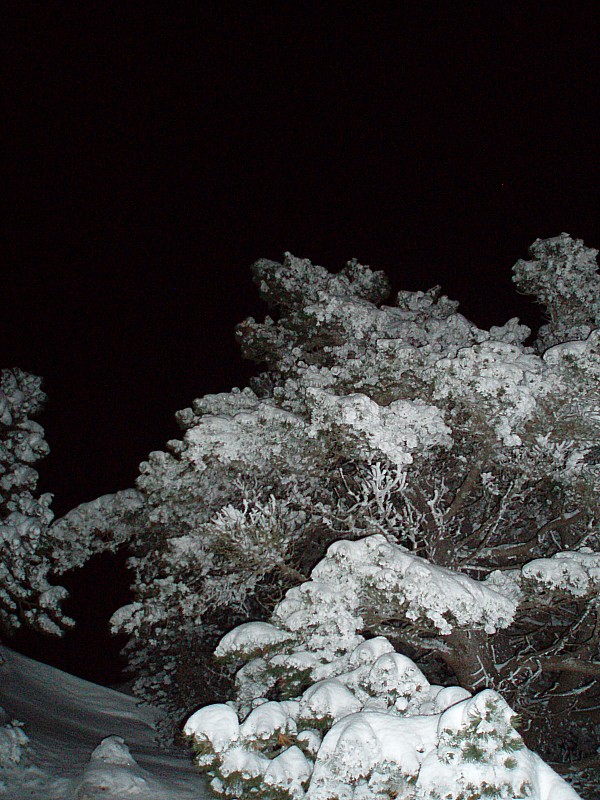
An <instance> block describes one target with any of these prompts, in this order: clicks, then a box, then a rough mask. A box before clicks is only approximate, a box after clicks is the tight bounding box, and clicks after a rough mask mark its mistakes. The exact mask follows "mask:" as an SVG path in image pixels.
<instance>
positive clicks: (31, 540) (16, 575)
mask: <svg viewBox="0 0 600 800" xmlns="http://www.w3.org/2000/svg"><path fill="white" fill-rule="evenodd" d="M40 387H41V378H38V377H36V376H34V375H30V374H28V373H26V372H23V370H21V369H6V370H2V376H1V378H0V549H1V559H0V627H1V628H2V630H3V631H4V632H5V633H7V632H10V631H11V630H14V629H15V628H18V627H19V626H20V625H21V624H22V623H23V622H26V623H28V624H30V625H32V626H34V627H37V628H40V629H41V630H43V631H46V632H49V633H59V632H60V631H61V629H62V626H65V625H70V624H72V620H70V619H69V618H68V617H65V616H64V614H63V613H62V611H61V609H60V603H61V601H62V600H63V598H64V597H65V595H66V590H65V589H63V588H62V587H60V586H52V585H51V584H50V582H49V580H48V572H49V571H50V569H51V560H50V551H51V545H50V543H49V540H48V535H47V533H48V526H49V525H50V523H51V521H52V518H53V516H54V515H53V513H52V511H51V510H50V503H51V502H52V495H51V494H43V495H41V496H40V497H35V490H36V486H37V480H38V473H37V472H36V471H35V469H33V467H32V464H35V462H36V461H38V460H39V459H40V458H42V457H43V456H45V455H46V454H47V453H48V451H49V448H48V445H47V443H46V441H45V440H44V429H43V428H42V427H41V425H39V424H38V423H37V422H34V421H33V420H32V419H30V417H31V416H35V415H36V414H37V413H38V412H39V411H40V410H41V408H42V406H43V404H44V402H45V400H46V395H45V394H44V393H43V392H42V390H41V388H40Z"/></svg>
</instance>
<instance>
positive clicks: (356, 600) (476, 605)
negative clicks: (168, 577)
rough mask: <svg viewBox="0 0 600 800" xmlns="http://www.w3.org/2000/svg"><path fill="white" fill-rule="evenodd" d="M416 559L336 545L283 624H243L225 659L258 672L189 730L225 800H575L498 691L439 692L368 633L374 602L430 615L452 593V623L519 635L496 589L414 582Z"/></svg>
mask: <svg viewBox="0 0 600 800" xmlns="http://www.w3.org/2000/svg"><path fill="white" fill-rule="evenodd" d="M402 556H406V557H407V559H408V562H409V563H408V564H407V563H405V562H404V561H403V558H402ZM415 560H416V561H418V558H417V557H415V556H412V555H411V554H409V553H408V552H407V551H403V550H402V549H401V548H398V547H397V546H394V545H389V544H387V543H386V542H385V540H384V539H383V537H381V536H373V537H369V538H368V539H366V540H363V541H361V542H339V543H336V544H335V545H332V546H331V547H330V548H329V551H328V554H327V557H326V558H325V559H324V560H323V561H322V562H320V563H319V564H318V565H317V566H316V567H315V569H314V570H313V573H312V579H311V581H310V582H307V583H305V584H302V585H301V586H299V587H297V588H294V589H291V590H290V591H288V592H287V594H286V597H285V598H284V599H283V600H282V601H281V602H280V603H279V604H278V605H277V607H276V609H275V612H274V614H273V617H272V622H271V623H264V622H250V623H245V624H244V625H242V626H239V627H238V628H235V629H233V630H232V631H231V632H230V633H228V634H227V635H226V636H225V637H224V638H223V639H222V640H221V642H220V644H219V647H218V648H217V653H216V654H217V656H218V657H220V658H225V659H227V658H229V659H232V660H234V661H235V662H237V663H239V662H240V661H246V664H245V666H244V667H242V668H241V669H240V670H239V671H238V673H237V679H236V694H235V697H234V698H233V699H232V700H231V701H230V702H229V703H228V704H212V705H209V706H207V707H204V708H201V709H200V710H199V711H197V712H195V713H194V714H193V715H192V716H191V717H190V718H189V719H188V720H187V722H186V723H185V726H184V733H185V734H186V735H187V736H188V737H190V740H191V742H192V745H193V747H194V751H195V754H196V763H197V764H198V766H199V767H200V768H201V769H203V770H205V771H206V772H207V773H208V774H209V776H210V777H211V778H212V781H211V787H212V789H213V791H214V792H215V793H216V794H217V795H220V796H224V797H229V798H234V797H240V796H256V797H264V798H269V800H274V799H275V798H278V799H279V798H281V799H282V800H283V799H285V800H287V799H288V798H293V799H294V800H302V798H307V800H308V799H310V800H333V798H347V800H352V799H353V798H365V799H367V798H368V799H369V800H371V798H382V800H383V799H384V798H385V799H386V800H387V798H389V797H402V798H405V800H409V798H414V799H415V800H425V799H426V798H427V800H434V799H435V800H440V798H444V800H464V798H466V797H473V798H477V797H489V798H498V800H516V799H517V798H529V799H530V800H574V798H576V797H577V795H576V794H575V792H574V791H573V790H572V789H571V788H570V787H569V786H568V785H567V784H566V783H564V781H563V780H562V779H561V778H560V777H559V776H558V775H557V774H555V773H553V772H552V770H550V769H549V767H547V766H546V765H545V764H544V762H543V761H541V759H539V758H537V757H536V756H535V755H534V754H533V753H531V751H529V750H528V749H527V748H526V747H525V745H524V742H523V739H522V737H521V735H520V734H519V733H518V731H517V730H516V728H515V725H514V722H515V714H514V712H513V711H512V710H511V709H510V707H509V706H508V705H507V704H506V702H505V701H504V700H503V698H502V697H501V696H500V695H499V694H498V693H497V692H495V691H493V690H491V689H485V690H484V691H481V692H478V693H476V694H475V695H474V696H471V695H470V693H469V692H468V691H466V690H465V689H462V688H460V687H455V686H439V685H431V684H430V683H429V681H428V680H427V678H426V677H425V675H424V674H423V672H422V671H421V670H420V669H419V668H418V666H417V665H416V664H415V663H414V662H413V661H412V660H411V659H410V658H408V657H407V656H405V655H402V654H400V653H397V652H395V651H394V649H393V646H392V644H391V643H390V642H389V640H388V639H386V638H385V637H383V636H378V637H375V638H371V639H365V638H364V636H363V635H361V633H360V632H359V631H360V630H362V629H364V620H363V619H362V618H361V615H360V614H361V609H362V608H367V607H372V606H375V607H378V606H377V605H376V604H375V603H374V602H373V595H372V594H371V593H372V592H376V593H379V592H382V593H383V596H384V597H385V596H387V597H388V606H392V605H393V604H394V602H395V603H397V604H398V608H400V607H401V606H402V605H403V604H404V603H405V602H406V597H407V596H411V598H412V601H413V603H414V605H415V607H416V606H421V608H422V609H423V612H424V616H427V615H428V614H429V613H430V611H431V607H430V603H429V602H428V597H427V592H428V591H431V592H432V593H433V594H435V593H436V592H437V593H438V597H439V590H444V591H445V593H446V595H447V597H446V610H447V611H448V614H449V616H451V615H452V614H462V615H464V614H469V616H470V619H469V624H470V625H471V626H472V627H477V626H478V625H483V624H485V618H486V615H490V614H491V617H492V618H493V619H494V620H495V624H501V625H507V624H509V623H510V618H511V616H512V614H513V613H514V604H513V603H512V601H510V600H506V598H504V597H502V595H500V594H497V593H496V591H495V590H494V589H489V588H487V587H485V586H483V587H478V586H477V585H476V582H475V581H472V580H471V579H466V580H465V581H463V582H461V583H460V584H456V583H455V582H454V581H453V580H452V579H451V576H450V575H448V574H447V571H446V570H439V569H438V570H435V569H434V570H430V571H429V572H428V574H426V575H424V574H422V573H421V574H419V572H418V570H417V571H416V573H415V574H411V567H412V566H414V561H415ZM411 561H412V563H411ZM449 578H450V580H448V579H449ZM418 583H421V584H423V586H424V587H429V588H425V593H424V594H423V593H419V592H417V593H415V591H414V590H415V589H416V584H418ZM401 586H404V592H399V589H400V587H401ZM484 608H485V609H486V610H485V611H484V610H483V609H484ZM492 609H495V610H492ZM498 609H500V611H498ZM399 616H400V613H399ZM436 621H437V620H436V619H433V620H432V625H433V627H435V624H436ZM489 624H490V623H489V620H488V625H489Z"/></svg>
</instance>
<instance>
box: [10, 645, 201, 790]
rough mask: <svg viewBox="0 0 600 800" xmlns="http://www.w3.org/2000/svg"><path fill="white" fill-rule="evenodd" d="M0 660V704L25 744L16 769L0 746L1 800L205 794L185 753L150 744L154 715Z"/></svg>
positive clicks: (40, 669) (105, 692) (123, 699)
mask: <svg viewBox="0 0 600 800" xmlns="http://www.w3.org/2000/svg"><path fill="white" fill-rule="evenodd" d="M0 661H4V663H3V664H0V706H1V707H2V708H3V709H4V710H5V712H6V715H7V716H8V718H9V719H18V720H20V721H21V722H23V723H24V729H23V730H24V732H25V734H26V735H27V737H28V738H29V744H28V746H26V747H25V748H24V751H23V757H22V758H21V760H20V761H19V762H18V763H14V762H13V761H11V760H10V758H8V757H7V751H6V749H5V750H4V751H3V749H2V742H1V741H0V797H1V798H7V800H25V798H28V800H96V798H104V800H121V799H123V800H126V799H127V798H129V797H135V798H136V800H204V798H208V797H209V796H210V793H209V791H208V789H207V786H206V782H205V780H204V779H203V778H202V777H201V776H200V775H199V774H198V772H197V771H196V770H195V768H194V767H193V765H192V764H191V763H190V760H189V758H188V756H187V754H186V753H185V752H181V751H176V750H172V751H169V752H165V751H164V750H161V749H160V748H159V747H158V746H157V744H156V741H155V735H154V730H153V725H154V723H155V722H156V720H157V719H158V718H159V717H160V712H159V711H157V710H154V709H151V708H149V707H147V706H139V705H138V704H137V701H136V700H135V698H133V697H129V696H128V695H124V694H120V693H119V692H115V691H112V690H111V689H106V688H104V687H102V686H97V685H96V684H93V683H89V682H87V681H84V680H81V679H80V678H76V677H74V676H72V675H67V674H66V673H64V672H61V671H59V670H57V669H54V668H53V667H49V666H47V665H44V664H40V663H38V662H36V661H32V660H31V659H29V658H26V657H25V656H22V655H19V654H17V653H14V652H13V651H11V650H9V649H7V648H4V647H0ZM1 722H2V720H0V723H1ZM1 731H2V727H1V724H0V732H1ZM5 739H6V737H5ZM3 756H4V757H3Z"/></svg>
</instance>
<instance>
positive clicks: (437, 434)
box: [114, 237, 600, 761]
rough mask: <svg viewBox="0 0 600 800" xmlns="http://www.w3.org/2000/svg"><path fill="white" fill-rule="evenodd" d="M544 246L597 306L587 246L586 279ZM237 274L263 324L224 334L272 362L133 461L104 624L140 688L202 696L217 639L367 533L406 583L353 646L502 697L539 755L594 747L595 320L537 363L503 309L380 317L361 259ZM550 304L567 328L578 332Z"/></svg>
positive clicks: (370, 614) (382, 290)
mask: <svg viewBox="0 0 600 800" xmlns="http://www.w3.org/2000/svg"><path fill="white" fill-rule="evenodd" d="M552 241H554V240H551V242H552ZM561 242H562V244H561V248H562V249H559V252H558V251H557V252H558V255H556V256H555V258H554V261H553V262H552V263H553V265H554V266H553V269H554V270H555V271H557V273H558V272H560V274H561V275H563V278H564V281H565V283H566V285H567V284H568V285H570V286H575V285H577V289H576V290H575V289H573V292H572V294H573V295H574V296H575V295H576V296H577V297H579V296H583V294H584V293H585V292H588V293H589V296H590V297H595V298H596V300H594V302H600V301H599V300H598V297H597V286H598V281H597V276H596V275H595V272H592V271H591V269H590V268H589V267H590V263H591V262H590V258H591V256H590V255H589V253H590V252H592V251H587V250H586V251H584V255H585V258H583V256H582V258H583V260H584V261H585V265H586V268H585V270H583V271H582V269H580V267H581V264H582V261H581V258H571V257H570V255H569V254H570V253H572V251H574V250H577V252H580V250H581V248H580V247H579V244H578V243H572V241H571V240H568V241H567V240H566V239H565V238H564V237H563V238H562V239H561ZM536 246H537V248H538V251H539V252H540V253H542V251H544V246H543V243H537V244H536ZM548 247H550V245H548ZM578 248H579V249H578ZM544 252H545V251H544ZM561 253H562V254H563V255H564V259H563V261H561V262H560V263H559V256H560V254H561ZM519 264H521V266H519V265H517V266H516V267H515V270H516V272H518V271H519V270H522V269H523V267H522V262H519ZM586 270H587V271H586ZM253 271H254V275H255V278H256V282H257V283H258V285H259V287H260V292H261V294H262V296H263V297H264V298H265V299H266V300H267V301H268V302H269V304H270V305H271V306H272V307H273V308H274V310H275V314H274V318H271V317H267V318H266V319H265V321H264V322H262V323H258V322H256V321H255V320H253V319H249V320H246V321H245V322H244V323H242V325H240V327H239V329H238V336H239V339H240V342H241V346H242V350H243V352H244V354H245V355H246V356H247V357H249V358H252V359H254V360H256V361H257V362H261V363H265V364H266V365H267V371H266V372H264V373H263V374H262V375H260V376H259V377H258V378H257V379H256V380H255V382H254V383H253V384H252V389H250V388H246V389H244V390H242V391H240V390H237V389H236V390H233V391H232V392H230V393H223V394H218V395H208V396H206V397H204V398H202V399H200V400H196V401H195V402H194V403H193V406H192V408H189V409H185V410H184V411H182V412H179V414H178V415H177V418H178V420H179V423H180V425H181V427H182V428H183V430H184V432H185V433H184V436H183V439H182V440H181V441H179V440H177V441H173V442H170V443H169V452H156V453H152V454H151V455H150V457H149V459H148V460H147V461H146V462H145V463H144V464H142V467H141V475H140V478H139V480H138V485H137V488H138V490H139V491H140V492H141V493H142V495H143V497H144V501H145V507H144V510H143V512H142V513H141V515H140V520H141V522H142V523H143V524H142V525H141V526H140V528H139V532H138V535H137V537H136V542H135V548H136V552H135V556H134V558H133V561H132V563H133V565H134V567H135V568H136V570H137V577H136V586H135V589H136V599H135V602H134V603H133V604H132V605H130V606H127V607H125V608H123V609H121V610H120V611H119V612H117V615H116V616H115V618H114V626H115V628H117V629H119V630H123V631H126V632H128V633H129V634H130V636H131V643H130V646H129V651H130V655H131V662H132V664H133V666H134V667H135V668H137V669H138V670H139V671H140V677H139V679H138V689H139V690H140V691H142V692H143V691H145V692H147V693H149V694H152V695H154V696H155V697H156V695H157V693H158V694H159V695H160V693H162V697H163V699H164V701H165V702H166V703H170V704H171V705H173V706H174V707H178V708H185V707H186V706H188V707H190V706H192V705H194V704H198V703H200V702H202V700H203V699H204V700H208V699H209V697H210V694H207V693H206V687H209V691H210V692H214V687H215V685H216V684H217V683H218V680H217V677H215V676H216V675H217V673H214V674H213V670H214V668H213V666H212V661H211V659H210V653H211V651H212V649H213V648H214V645H215V644H216V642H217V641H218V640H219V638H220V636H222V634H223V633H224V632H225V631H227V630H229V629H231V628H233V627H234V626H235V625H236V624H238V623H241V622H243V621H245V620H257V619H267V618H268V617H269V615H270V614H271V613H272V611H273V609H274V608H275V606H276V605H277V603H278V602H279V601H281V600H282V598H283V596H284V595H285V592H286V591H287V590H288V589H290V588H291V587H292V586H294V585H296V584H298V583H300V582H302V581H306V579H307V578H308V576H309V574H310V571H311V569H312V568H313V567H314V566H315V564H317V562H318V561H319V560H320V559H321V558H322V557H323V555H324V553H325V552H326V550H327V548H328V547H329V545H331V544H332V543H333V542H335V541H338V540H348V541H354V540H363V541H364V540H365V537H372V536H374V535H375V536H379V537H383V539H381V538H380V539H377V540H376V541H379V542H380V544H381V547H384V546H390V547H391V546H393V547H396V548H400V549H398V550H394V551H393V552H394V553H401V554H402V557H400V556H398V559H399V561H401V562H402V563H403V564H405V565H410V568H409V566H406V569H407V574H410V576H411V579H410V580H407V581H406V582H403V581H401V580H399V579H398V578H397V577H395V578H394V581H395V583H394V586H395V587H396V588H395V593H394V594H390V595H386V594H385V593H383V592H381V591H379V592H378V591H376V590H375V588H374V587H371V590H372V593H371V594H368V593H367V594H365V595H364V598H365V600H364V602H365V608H364V609H361V612H360V617H361V619H362V625H363V628H364V630H362V631H361V635H368V636H372V637H378V636H385V637H386V638H387V640H388V641H389V642H391V644H392V646H393V647H394V649H395V650H396V651H398V652H402V653H404V654H405V655H407V656H409V657H410V658H411V659H413V661H415V662H416V663H417V664H418V666H419V668H420V669H421V670H422V671H423V673H424V674H425V675H427V678H428V680H430V681H433V682H435V683H438V684H440V685H442V684H448V685H451V684H454V683H458V684H459V685H460V686H461V687H462V688H463V689H465V690H466V691H468V692H470V693H473V694H475V693H478V692H481V691H482V690H484V689H492V690H494V691H499V692H500V693H501V694H502V695H503V696H504V697H505V698H506V701H507V702H508V703H509V704H510V705H511V706H512V707H513V708H514V709H515V711H516V712H517V713H518V714H519V715H520V717H521V718H522V720H523V725H522V734H523V736H524V738H525V740H526V742H527V744H528V746H532V747H534V748H535V749H537V750H539V751H540V752H541V753H542V755H544V757H546V758H550V759H551V760H554V761H560V760H578V759H581V758H584V757H587V758H591V757H592V755H593V754H594V752H595V749H596V746H597V734H598V730H599V728H598V726H599V725H600V716H599V715H598V710H597V708H598V706H599V700H600V692H599V689H598V682H597V680H596V679H597V677H598V674H599V672H600V658H599V654H598V643H599V640H600V620H599V617H598V570H599V568H600V564H599V561H598V555H597V553H598V544H599V541H598V518H599V510H600V509H599V507H598V497H599V495H598V488H599V485H598V484H599V481H600V473H599V471H598V468H599V465H600V455H599V454H598V453H599V452H600V384H599V382H598V377H599V373H600V358H599V357H600V333H599V332H598V330H597V329H596V328H595V327H594V324H593V322H594V321H593V320H591V321H590V320H589V319H588V320H587V322H586V323H585V324H586V325H588V328H589V329H586V331H583V329H581V328H578V329H577V330H578V331H579V333H580V334H581V335H577V336H574V337H573V340H567V339H566V338H564V336H563V334H561V335H560V336H558V335H557V337H555V339H556V338H558V339H559V341H558V342H556V343H553V346H551V347H545V348H544V347H542V348H540V350H544V352H543V355H541V354H540V353H538V352H536V351H535V350H534V349H533V348H530V347H527V346H525V344H524V342H525V340H526V339H527V336H528V335H529V330H528V329H527V328H526V327H525V326H522V325H520V324H519V322H518V320H516V319H512V320H510V321H509V322H507V323H506V324H505V325H503V326H502V327H493V328H491V329H490V330H489V331H486V330H481V329H479V328H477V327H476V326H475V325H473V324H472V323H471V322H469V321H468V320H467V319H466V318H465V317H464V316H462V315H461V314H460V313H459V312H458V310H457V303H455V302H453V301H451V300H449V299H448V298H447V297H445V296H443V295H441V294H440V292H439V289H438V288H435V289H432V290H430V291H428V292H405V291H401V292H399V294H398V295H397V298H396V300H395V303H394V305H389V306H388V305H384V304H383V301H384V300H385V299H386V296H387V293H388V283H387V280H386V279H385V277H384V276H383V275H382V274H381V273H378V272H373V271H372V270H371V269H369V268H368V267H365V266H362V265H360V264H358V263H357V262H356V261H351V262H349V263H348V264H347V265H346V267H345V268H344V269H343V270H342V271H341V272H339V273H337V274H331V273H329V272H328V271H327V270H325V269H324V268H322V267H319V266H314V265H312V264H311V263H310V262H309V261H307V260H303V259H298V258H295V257H293V256H291V255H290V254H286V257H285V260H284V262H283V263H282V264H279V263H277V262H273V261H265V260H262V261H259V262H257V263H256V264H255V265H254V267H253ZM573 271H575V273H576V274H571V273H572V272H573ZM583 272H585V276H587V277H585V276H584V277H581V275H582V274H583ZM569 282H570V283H569ZM521 285H523V284H521ZM532 286H533V284H532ZM536 286H537V284H536ZM534 288H535V287H534ZM548 291H550V290H548ZM540 296H541V295H540ZM586 297H587V295H586ZM548 298H550V299H549V300H547V302H548V303H549V307H550V306H552V308H554V307H555V306H553V305H552V303H554V302H555V301H554V300H552V298H551V297H550V295H548ZM555 305H556V303H555ZM556 308H558V306H557V305H556ZM561 308H562V307H561ZM561 313H562V312H561ZM566 313H567V311H565V314H566ZM568 313H569V314H571V317H570V318H569V319H567V320H566V321H565V322H564V326H563V327H564V331H563V333H564V332H565V331H571V329H573V328H574V327H577V326H578V325H579V324H580V322H581V321H580V319H579V317H576V315H575V312H574V311H572V309H571V311H569V312H568ZM557 314H558V312H557ZM556 319H557V320H559V316H557V318H556ZM560 324H562V323H560V322H559V321H557V322H556V324H555V329H556V330H558V328H559V327H560ZM581 324H584V323H581ZM557 326H558V327H557ZM562 330H563V329H562V328H561V331H562ZM582 331H583V333H582ZM553 341H554V340H553ZM368 540H369V541H371V539H370V538H369V539H368ZM439 575H444V576H445V577H444V581H445V582H446V583H445V582H444V581H442V582H436V580H434V579H433V577H432V576H439ZM446 584H447V586H448V587H450V589H451V590H452V591H450V589H449V594H447V593H446V591H445V589H444V588H443V587H445V586H446ZM436 587H437V591H434V589H435V588H436ZM474 587H476V590H475V588H474ZM455 589H456V592H458V590H459V589H460V590H461V592H462V593H461V592H458V593H457V594H455V593H453V592H454V590H455ZM365 591H366V589H365ZM472 592H474V594H473V593H472ZM411 593H416V594H411ZM419 593H420V594H419ZM418 598H421V599H420V600H419V602H417V599H418ZM452 598H454V599H457V598H459V599H460V602H459V601H458V600H457V604H455V605H452V606H449V605H448V602H449V601H450V599H452ZM490 598H497V602H495V604H494V603H491V605H490V604H489V603H488V601H489V600H490ZM427 603H428V604H429V605H427ZM492 612H493V613H492ZM490 615H491V616H490ZM494 615H496V616H494ZM211 676H212V677H211Z"/></svg>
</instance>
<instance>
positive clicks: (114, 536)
mask: <svg viewBox="0 0 600 800" xmlns="http://www.w3.org/2000/svg"><path fill="white" fill-rule="evenodd" d="M41 384H42V379H41V378H39V377H37V376H35V375H31V374H29V373H27V372H24V371H23V370H22V369H18V368H15V369H5V370H2V373H1V378H0V633H2V634H4V635H7V634H10V633H11V632H13V631H14V630H15V629H17V628H19V627H21V625H23V624H26V625H30V626H31V627H33V628H36V629H38V630H41V631H43V632H44V633H50V634H55V635H60V634H62V633H63V631H64V629H65V628H68V627H70V626H72V625H73V624H74V622H73V620H72V619H70V618H69V617H67V616H66V615H65V614H64V613H63V611H62V609H61V602H62V601H63V600H64V598H65V597H66V596H67V590H66V589H65V588H64V587H62V586H57V585H54V584H53V583H51V581H52V579H53V577H55V576H57V575H60V574H62V573H64V572H66V571H68V570H70V569H74V568H76V567H80V566H81V565H82V564H84V563H85V562H86V561H87V560H88V559H89V558H90V557H91V556H92V555H94V554H95V553H99V552H103V551H105V550H113V551H114V549H115V548H116V547H117V546H119V545H120V544H122V543H123V542H124V541H125V540H126V539H127V538H129V536H130V535H131V531H132V527H133V526H134V522H135V516H136V513H137V512H138V511H139V509H140V508H141V506H142V504H143V503H142V498H141V496H140V495H139V494H138V492H136V491H135V490H133V489H128V490H125V491H123V492H118V493H117V494H116V495H106V496H104V497H101V498H98V499H97V500H94V501H93V502H92V503H86V504H83V505H81V506H79V507H78V508H76V509H74V510H73V511H71V512H69V513H68V514H67V515H66V516H64V517H62V518H61V519H60V520H57V521H56V522H55V523H54V524H52V520H53V518H54V514H53V512H52V510H51V509H50V504H51V502H52V495H51V494H43V495H41V496H39V497H36V496H35V490H36V486H37V481H38V473H37V472H36V470H35V469H34V468H33V466H32V464H35V463H36V462H37V461H38V460H39V459H41V458H43V456H45V455H47V454H48V452H49V447H48V444H47V442H46V441H45V439H44V429H43V428H42V426H41V425H39V423H37V422H34V421H33V420H32V419H30V417H34V416H36V415H37V414H38V413H39V412H40V411H41V409H42V407H43V405H44V403H45V401H46V395H45V394H44V392H43V391H42V390H41Z"/></svg>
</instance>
